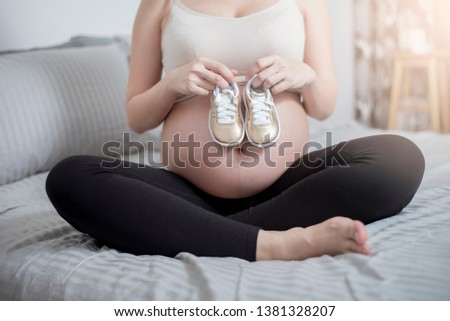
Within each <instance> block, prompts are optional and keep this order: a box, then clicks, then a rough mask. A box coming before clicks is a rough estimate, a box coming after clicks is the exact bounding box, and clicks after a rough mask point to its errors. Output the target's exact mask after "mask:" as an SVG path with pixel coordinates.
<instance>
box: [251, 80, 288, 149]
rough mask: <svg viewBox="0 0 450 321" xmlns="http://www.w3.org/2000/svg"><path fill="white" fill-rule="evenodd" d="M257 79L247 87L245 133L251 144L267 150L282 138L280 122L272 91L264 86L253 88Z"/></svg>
mask: <svg viewBox="0 0 450 321" xmlns="http://www.w3.org/2000/svg"><path fill="white" fill-rule="evenodd" d="M255 78H256V75H255V76H254V77H253V78H252V79H250V80H249V81H248V82H247V85H246V86H245V92H244V104H245V111H246V119H245V131H246V133H247V139H248V141H249V142H250V144H252V145H253V146H256V147H260V148H265V147H269V146H271V145H273V144H274V143H275V142H276V141H277V140H278V138H279V137H280V121H279V119H278V114H277V110H276V109H275V104H274V103H273V97H272V94H271V93H270V90H269V89H267V88H265V87H264V86H262V85H261V86H260V87H257V88H255V87H253V86H252V83H253V80H254V79H255Z"/></svg>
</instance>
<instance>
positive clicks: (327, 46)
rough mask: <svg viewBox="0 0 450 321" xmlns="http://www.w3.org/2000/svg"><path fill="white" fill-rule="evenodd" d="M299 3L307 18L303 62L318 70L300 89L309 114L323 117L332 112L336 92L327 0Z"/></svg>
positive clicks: (310, 0)
mask: <svg viewBox="0 0 450 321" xmlns="http://www.w3.org/2000/svg"><path fill="white" fill-rule="evenodd" d="M297 3H298V5H299V7H300V8H301V11H302V13H303V15H304V19H305V30H306V46H305V59H304V62H305V64H306V65H307V66H309V67H311V69H312V70H313V71H314V73H315V74H316V77H315V78H314V79H313V80H312V82H310V83H309V84H307V85H305V86H303V87H302V88H300V89H299V91H300V93H301V95H302V96H303V101H304V106H305V110H306V112H307V113H308V115H310V116H311V117H313V118H317V119H319V120H323V119H325V118H327V117H329V116H330V115H331V114H332V113H333V111H334V108H335V105H336V95H337V85H336V77H335V75H334V70H333V55H332V39H331V27H330V18H329V16H328V9H327V5H326V1H325V0H297Z"/></svg>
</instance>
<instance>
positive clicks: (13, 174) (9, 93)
mask: <svg viewBox="0 0 450 321" xmlns="http://www.w3.org/2000/svg"><path fill="white" fill-rule="evenodd" d="M0 75H1V76H0V160H1V165H0V185H3V184H6V183H10V182H14V181H16V180H19V179H22V178H24V177H26V176H29V175H33V174H35V173H37V172H41V171H46V170H49V169H50V168H51V167H52V166H53V165H54V164H55V163H57V162H58V161H59V160H61V159H63V158H64V157H67V156H69V155H74V154H93V155H100V154H101V152H102V150H101V149H102V145H103V144H104V143H105V142H107V141H118V142H121V146H123V143H122V142H123V135H124V133H126V132H130V129H129V128H128V125H127V120H126V114H125V91H126V84H127V79H128V64H127V55H126V54H125V53H124V52H123V50H121V49H120V48H119V46H118V45H117V44H116V43H115V44H111V45H106V46H95V47H81V48H64V49H48V50H39V51H31V52H23V53H19V54H6V55H0ZM159 135H160V130H157V131H151V132H149V133H147V134H144V135H139V136H138V135H133V134H132V135H131V140H132V141H136V140H139V141H151V140H153V141H155V140H158V139H159ZM155 146H159V143H158V142H156V144H155ZM125 151H126V148H125Z"/></svg>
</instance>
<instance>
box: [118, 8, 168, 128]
mask: <svg viewBox="0 0 450 321" xmlns="http://www.w3.org/2000/svg"><path fill="white" fill-rule="evenodd" d="M166 4H167V2H166V1H161V0H158V1H154V0H142V1H141V4H140V6H139V9H138V12H137V15H136V19H135V22H134V27H133V36H132V46H131V62H130V75H129V79H128V91H127V98H126V109H127V115H128V125H129V126H130V128H131V129H132V130H134V131H136V132H138V133H142V132H144V131H146V130H149V129H151V128H154V127H156V126H158V125H159V124H160V123H161V122H162V121H163V120H164V118H165V117H166V116H167V114H168V113H169V111H170V109H171V108H172V106H173V104H174V102H175V100H176V94H175V93H173V92H170V91H169V90H168V88H167V82H166V81H164V80H161V71H162V62H161V21H162V17H163V15H164V11H165V10H166V8H165V7H166Z"/></svg>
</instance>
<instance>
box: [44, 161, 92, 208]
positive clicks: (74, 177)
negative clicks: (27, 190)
mask: <svg viewBox="0 0 450 321" xmlns="http://www.w3.org/2000/svg"><path fill="white" fill-rule="evenodd" d="M97 163H98V160H97V157H95V156H85V155H77V156H70V157H67V158H65V159H63V160H61V161H60V162H59V163H57V164H56V165H55V166H53V168H52V169H51V170H50V172H49V174H48V176H47V180H46V182H45V189H46V191H47V195H48V197H49V198H50V200H51V201H52V202H53V203H55V202H56V201H57V200H58V199H59V198H61V197H65V196H67V195H68V193H70V191H71V190H73V189H76V188H78V187H79V185H80V183H81V182H80V181H81V180H83V175H85V174H87V172H88V171H87V169H88V168H89V167H91V168H92V166H93V165H95V164H97Z"/></svg>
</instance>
